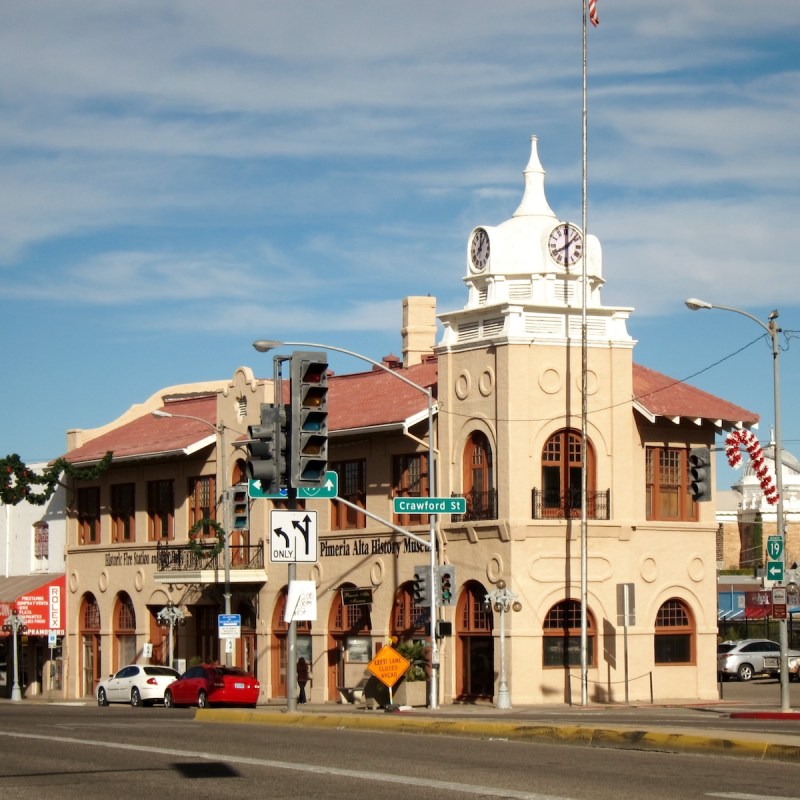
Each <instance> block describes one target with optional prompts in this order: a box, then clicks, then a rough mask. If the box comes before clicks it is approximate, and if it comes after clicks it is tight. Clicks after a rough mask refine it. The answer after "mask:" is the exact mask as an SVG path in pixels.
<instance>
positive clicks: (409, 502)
mask: <svg viewBox="0 0 800 800" xmlns="http://www.w3.org/2000/svg"><path fill="white" fill-rule="evenodd" d="M392 506H393V510H394V513H395V514H466V513H467V499H466V498H465V497H394V498H392Z"/></svg>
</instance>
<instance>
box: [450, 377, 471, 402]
mask: <svg viewBox="0 0 800 800" xmlns="http://www.w3.org/2000/svg"><path fill="white" fill-rule="evenodd" d="M471 388H472V378H471V377H470V375H469V372H467V371H466V370H464V371H463V372H462V373H461V374H460V375H459V376H458V377H457V378H456V385H455V387H454V390H455V393H456V397H457V398H458V399H459V400H466V399H467V397H468V396H469V390H470V389H471Z"/></svg>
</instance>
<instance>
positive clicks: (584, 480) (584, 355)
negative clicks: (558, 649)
mask: <svg viewBox="0 0 800 800" xmlns="http://www.w3.org/2000/svg"><path fill="white" fill-rule="evenodd" d="M595 3H596V0H582V5H583V9H582V10H583V14H582V16H583V38H582V56H583V58H582V60H583V110H582V120H581V121H582V126H583V135H582V153H581V230H582V231H583V274H582V279H583V286H582V292H581V295H582V302H581V589H580V597H581V705H582V706H585V705H588V702H589V697H588V689H589V658H588V655H589V654H588V650H589V636H588V612H587V600H588V598H587V594H588V542H589V536H588V517H587V505H588V503H587V501H588V475H587V472H588V458H587V453H586V450H587V446H588V440H589V437H588V423H587V420H588V406H587V385H588V381H587V374H588V368H587V367H588V343H587V332H586V295H587V294H588V289H589V284H588V281H587V270H586V262H587V260H588V255H589V241H588V236H587V230H586V228H587V211H586V205H587V203H586V196H587V178H586V173H587V168H586V167H587V164H586V162H587V158H586V151H587V146H586V144H587V138H588V137H587V132H588V125H587V117H588V114H587V105H588V104H587V94H588V93H587V81H586V61H587V52H586V51H587V48H586V27H587V20H588V15H589V5H590V4H592V6H593V8H592V19H593V21H594V20H595V19H596V6H595V5H594V4H595ZM595 24H596V22H595Z"/></svg>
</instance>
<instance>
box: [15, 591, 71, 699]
mask: <svg viewBox="0 0 800 800" xmlns="http://www.w3.org/2000/svg"><path fill="white" fill-rule="evenodd" d="M64 597H65V578H64V575H47V576H45V575H25V576H20V577H9V578H2V579H0V625H3V626H7V623H8V622H9V618H11V617H12V615H14V614H16V616H17V617H18V618H19V620H20V623H21V625H22V627H19V628H18V629H17V630H18V633H17V636H18V638H17V663H16V677H17V682H18V684H19V687H20V691H21V695H22V697H34V696H36V695H40V694H52V695H58V694H60V692H61V691H62V686H63V660H62V643H63V637H64ZM13 684H14V640H13V633H12V632H10V631H3V632H2V633H0V697H10V696H11V689H12V687H13Z"/></svg>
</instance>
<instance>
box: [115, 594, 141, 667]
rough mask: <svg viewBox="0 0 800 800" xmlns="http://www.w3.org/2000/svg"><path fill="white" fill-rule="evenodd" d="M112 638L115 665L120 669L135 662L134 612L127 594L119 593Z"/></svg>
mask: <svg viewBox="0 0 800 800" xmlns="http://www.w3.org/2000/svg"><path fill="white" fill-rule="evenodd" d="M114 638H115V639H116V653H115V655H116V664H115V665H114V669H115V670H117V669H121V668H122V667H124V666H125V665H126V664H133V663H134V661H136V611H134V608H133V601H132V600H131V598H130V595H128V593H127V592H120V593H119V596H118V597H117V604H116V608H115V609H114Z"/></svg>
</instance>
